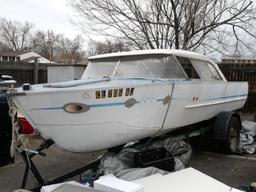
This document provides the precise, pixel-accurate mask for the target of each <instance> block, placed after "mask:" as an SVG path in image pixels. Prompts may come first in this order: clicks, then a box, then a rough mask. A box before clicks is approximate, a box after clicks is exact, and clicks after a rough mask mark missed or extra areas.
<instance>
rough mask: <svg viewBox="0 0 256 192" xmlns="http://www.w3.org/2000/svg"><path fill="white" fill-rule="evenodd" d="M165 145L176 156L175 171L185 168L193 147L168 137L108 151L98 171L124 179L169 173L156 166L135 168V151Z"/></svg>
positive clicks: (180, 140) (129, 179)
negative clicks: (117, 150) (118, 151)
mask: <svg viewBox="0 0 256 192" xmlns="http://www.w3.org/2000/svg"><path fill="white" fill-rule="evenodd" d="M160 147H164V148H165V149H166V150H167V151H168V152H169V153H170V154H171V155H173V156H174V157H175V159H174V161H175V171H177V170H181V169H184V168H185V165H186V164H188V162H189V160H190V158H191V156H192V148H191V146H190V145H189V144H187V143H185V142H184V141H183V140H182V139H178V138H168V139H165V140H164V141H154V142H151V143H146V144H145V143H144V144H142V145H134V146H133V147H129V148H124V149H123V150H122V151H121V152H120V153H118V154H115V153H110V152H107V153H105V154H104V155H103V157H102V158H101V163H100V166H99V170H98V173H99V174H103V175H107V174H113V175H115V176H116V177H118V178H121V179H124V180H128V181H131V180H135V179H139V178H143V177H146V176H150V175H154V174H156V173H160V174H162V175H164V174H167V173H168V172H167V171H163V170H160V169H157V168H155V167H148V168H134V152H140V151H145V150H150V149H155V148H160Z"/></svg>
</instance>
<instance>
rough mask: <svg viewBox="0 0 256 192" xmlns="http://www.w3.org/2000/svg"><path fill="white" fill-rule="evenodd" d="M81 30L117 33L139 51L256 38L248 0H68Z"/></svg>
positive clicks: (205, 47) (217, 46) (219, 46)
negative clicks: (75, 13)
mask: <svg viewBox="0 0 256 192" xmlns="http://www.w3.org/2000/svg"><path fill="white" fill-rule="evenodd" d="M69 1H70V5H71V6H72V7H73V8H74V10H75V11H76V12H77V13H78V15H79V16H80V17H76V18H77V20H76V21H74V23H75V24H76V25H78V26H79V27H80V28H81V29H82V30H83V31H84V32H85V33H87V34H88V33H92V32H94V33H96V34H98V35H99V34H100V35H104V36H108V37H119V38H122V39H124V40H128V41H130V42H131V43H132V44H133V46H135V47H136V48H138V49H145V48H151V49H155V48H176V49H189V50H196V49H201V50H202V51H209V50H217V51H221V52H224V51H225V50H226V48H227V45H228V46H231V45H232V46H235V47H236V48H238V47H239V45H242V46H244V47H246V48H248V49H249V50H250V49H252V47H250V46H248V44H247V43H246V41H245V39H244V38H243V37H245V36H247V37H250V38H253V39H254V40H255V39H256V36H255V33H254V32H255V27H254V25H253V23H252V22H253V21H255V18H256V17H255V8H254V7H253V4H252V2H251V1H250V0H232V1H231V0H193V1H188V0H148V1H142V0H69Z"/></svg>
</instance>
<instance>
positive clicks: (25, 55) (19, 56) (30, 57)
mask: <svg viewBox="0 0 256 192" xmlns="http://www.w3.org/2000/svg"><path fill="white" fill-rule="evenodd" d="M36 58H37V59H38V63H54V62H50V61H49V60H48V59H46V58H44V57H43V56H41V55H39V54H37V53H35V52H33V51H26V52H24V51H23V52H21V51H0V62H18V61H22V62H29V63H33V62H34V60H35V59H36Z"/></svg>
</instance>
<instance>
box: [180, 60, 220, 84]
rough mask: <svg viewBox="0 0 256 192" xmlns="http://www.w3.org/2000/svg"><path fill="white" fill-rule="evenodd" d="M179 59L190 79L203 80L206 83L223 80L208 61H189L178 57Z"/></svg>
mask: <svg viewBox="0 0 256 192" xmlns="http://www.w3.org/2000/svg"><path fill="white" fill-rule="evenodd" d="M177 59H178V61H179V62H180V64H181V66H182V67H183V68H184V70H185V72H186V73H187V76H188V77H189V78H190V79H202V80H206V81H212V80H222V78H221V77H220V75H219V73H218V71H217V70H216V69H215V67H214V66H213V65H212V64H211V63H209V62H208V61H202V60H196V59H189V58H184V57H178V56H177Z"/></svg>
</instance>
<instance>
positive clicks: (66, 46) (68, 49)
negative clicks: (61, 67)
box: [57, 36, 84, 64]
mask: <svg viewBox="0 0 256 192" xmlns="http://www.w3.org/2000/svg"><path fill="white" fill-rule="evenodd" d="M82 41H83V39H82V38H81V36H76V37H75V38H74V39H73V40H71V39H68V38H65V37H64V36H60V38H58V40H57V42H58V45H59V56H60V57H59V59H58V61H59V62H62V63H67V64H72V63H78V62H79V61H80V60H81V59H82V58H83V54H84V53H83V51H82V45H83V44H82Z"/></svg>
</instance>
